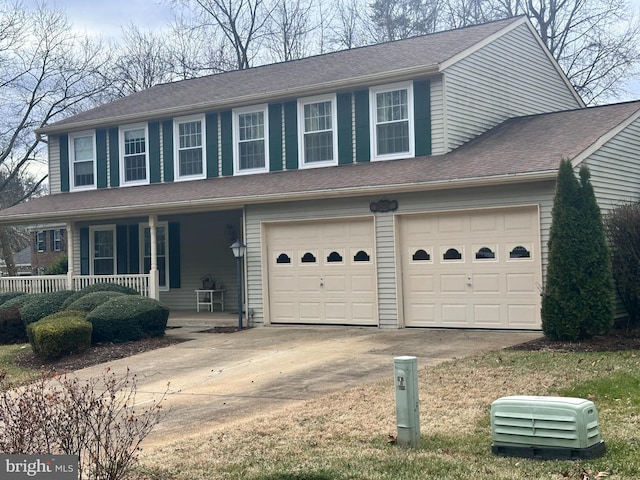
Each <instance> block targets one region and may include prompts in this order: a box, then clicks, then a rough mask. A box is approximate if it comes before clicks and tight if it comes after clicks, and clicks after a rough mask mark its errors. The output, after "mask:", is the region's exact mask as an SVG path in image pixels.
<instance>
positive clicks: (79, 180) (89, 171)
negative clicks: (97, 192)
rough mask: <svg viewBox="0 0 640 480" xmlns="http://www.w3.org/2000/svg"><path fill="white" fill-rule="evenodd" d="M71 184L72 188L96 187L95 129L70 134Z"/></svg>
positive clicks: (87, 188) (85, 188)
mask: <svg viewBox="0 0 640 480" xmlns="http://www.w3.org/2000/svg"><path fill="white" fill-rule="evenodd" d="M69 159H70V168H69V177H70V178H69V184H70V185H71V190H89V189H93V188H95V187H96V137H95V131H93V130H92V131H87V132H77V133H71V134H70V135H69Z"/></svg>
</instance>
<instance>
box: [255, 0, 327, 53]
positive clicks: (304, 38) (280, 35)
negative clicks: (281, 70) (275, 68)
mask: <svg viewBox="0 0 640 480" xmlns="http://www.w3.org/2000/svg"><path fill="white" fill-rule="evenodd" d="M317 28H318V23H317V20H316V19H315V12H314V9H313V4H312V3H311V1H310V0H278V2H277V3H276V5H275V7H274V8H273V9H272V11H271V18H270V21H269V23H268V37H267V39H266V42H265V44H266V47H267V49H268V50H269V52H270V53H271V58H272V60H273V61H276V62H288V61H289V60H295V59H298V58H302V57H305V56H308V55H309V54H310V45H309V42H310V35H311V33H312V32H313V31H314V30H316V29H317Z"/></svg>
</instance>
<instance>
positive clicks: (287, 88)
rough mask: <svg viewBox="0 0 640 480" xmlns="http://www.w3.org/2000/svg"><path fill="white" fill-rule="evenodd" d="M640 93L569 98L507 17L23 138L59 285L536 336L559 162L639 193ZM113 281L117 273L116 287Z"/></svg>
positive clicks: (620, 191)
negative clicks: (130, 286)
mask: <svg viewBox="0 0 640 480" xmlns="http://www.w3.org/2000/svg"><path fill="white" fill-rule="evenodd" d="M639 116H640V102H632V103H624V104H618V105H609V106H603V107H595V108H585V106H584V104H583V102H582V100H581V99H580V98H579V96H578V95H577V94H576V92H575V91H574V89H573V88H572V87H571V85H570V83H569V82H568V80H567V78H566V76H565V75H564V74H563V72H562V71H561V69H560V68H559V66H558V64H557V63H556V61H555V60H554V59H553V57H552V55H551V54H550V53H549V51H548V50H547V49H546V48H545V46H544V44H543V43H542V41H541V40H540V38H539V37H538V35H537V33H536V32H535V29H534V28H533V27H532V25H531V24H530V22H529V21H528V20H527V19H526V18H525V17H517V18H511V19H507V20H501V21H497V22H492V23H487V24H483V25H478V26H473V27H468V28H463V29H459V30H452V31H446V32H441V33H436V34H432V35H426V36H421V37H415V38H411V39H407V40H400V41H395V42H389V43H384V44H379V45H373V46H368V47H362V48H356V49H352V50H346V51H340V52H336V53H330V54H325V55H319V56H315V57H310V58H306V59H302V60H296V61H291V62H287V63H279V64H273V65H266V66H261V67H256V68H251V69H248V70H242V71H233V72H228V73H222V74H217V75H212V76H208V77H202V78H197V79H193V80H187V81H181V82H176V83H170V84H164V85H158V86H155V87H152V88H150V89H148V90H145V91H142V92H139V93H136V94H133V95H130V96H128V97H126V98H123V99H120V100H117V101H114V102H111V103H108V104H105V105H102V106H99V107H97V108H94V109H92V110H89V111H86V112H84V113H80V114H78V115H76V116H73V117H70V118H67V119H64V120H62V121H59V122H57V123H53V124H51V125H48V126H46V127H44V128H42V129H40V130H39V132H38V134H39V135H46V136H47V138H48V146H49V172H50V190H51V194H50V195H49V196H47V197H45V198H37V199H34V200H32V201H29V202H27V203H25V204H23V205H19V206H16V207H13V208H11V209H8V210H5V211H3V212H1V215H0V223H5V224H9V223H38V222H64V223H65V224H66V225H67V227H66V229H67V233H66V237H67V241H68V244H69V265H70V272H69V277H70V278H71V277H86V276H96V275H114V276H118V275H121V276H126V275H134V274H139V275H145V274H149V279H150V280H149V281H150V282H151V295H152V296H154V297H158V298H159V299H160V300H162V301H163V302H165V303H166V304H167V305H168V306H170V308H172V309H176V310H180V309H183V310H187V309H189V310H193V309H195V298H194V290H195V289H198V288H200V287H201V278H202V277H203V275H207V274H210V275H212V276H213V277H214V278H215V279H216V281H218V282H219V283H222V284H224V285H226V286H227V303H228V304H230V305H234V303H235V300H237V299H234V295H235V289H234V288H233V285H234V284H235V282H236V280H237V276H236V273H235V266H236V263H235V258H234V257H233V256H232V254H231V252H230V250H229V244H230V243H231V242H232V241H233V240H234V239H235V238H236V237H237V238H239V239H241V240H242V241H243V242H244V243H245V244H246V245H247V253H246V256H245V259H244V263H243V268H244V272H245V275H243V279H244V283H245V287H246V288H245V289H244V292H245V298H244V305H245V309H246V311H251V312H252V315H251V318H250V321H251V322H252V324H253V325H263V324H264V325H269V324H277V323H305V324H348V325H371V326H379V327H384V328H398V327H430V326H434V327H436V326H437V327H473V328H478V327H480V328H518V329H521V328H531V329H537V328H540V290H541V288H542V283H543V275H544V270H545V262H546V253H547V252H546V244H547V239H548V233H549V226H550V222H551V209H552V202H553V195H554V188H555V178H556V174H557V170H558V166H559V162H560V161H561V160H562V159H564V158H569V159H571V160H572V161H573V163H574V165H575V166H576V167H578V166H579V165H580V164H583V163H586V164H587V165H588V166H589V167H590V168H591V172H592V177H593V184H594V188H595V190H596V194H597V195H598V199H599V201H600V205H601V206H602V207H603V208H604V209H606V208H610V207H611V206H613V205H615V204H617V203H619V202H622V201H630V200H634V201H635V200H638V199H640V182H639V181H638V179H639V177H640V120H639V119H638V117H639ZM114 278H115V277H114Z"/></svg>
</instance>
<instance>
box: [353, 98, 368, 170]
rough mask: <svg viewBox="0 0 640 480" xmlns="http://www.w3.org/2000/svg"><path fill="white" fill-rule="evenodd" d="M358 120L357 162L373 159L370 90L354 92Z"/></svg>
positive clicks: (356, 119)
mask: <svg viewBox="0 0 640 480" xmlns="http://www.w3.org/2000/svg"><path fill="white" fill-rule="evenodd" d="M353 96H354V104H355V121H356V162H370V161H371V143H370V135H371V132H370V130H369V90H358V91H357V92H354V94H353Z"/></svg>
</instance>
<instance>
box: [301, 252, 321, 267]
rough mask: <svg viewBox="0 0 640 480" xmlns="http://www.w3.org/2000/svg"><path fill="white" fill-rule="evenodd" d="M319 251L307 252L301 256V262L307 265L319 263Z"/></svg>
mask: <svg viewBox="0 0 640 480" xmlns="http://www.w3.org/2000/svg"><path fill="white" fill-rule="evenodd" d="M317 256H318V254H317V252H316V253H315V254H314V253H312V252H306V253H304V254H303V255H302V256H301V257H300V263H301V264H303V265H304V264H306V265H310V264H311V265H316V264H317Z"/></svg>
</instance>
